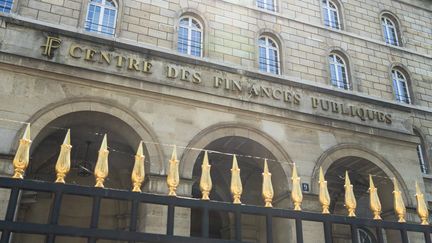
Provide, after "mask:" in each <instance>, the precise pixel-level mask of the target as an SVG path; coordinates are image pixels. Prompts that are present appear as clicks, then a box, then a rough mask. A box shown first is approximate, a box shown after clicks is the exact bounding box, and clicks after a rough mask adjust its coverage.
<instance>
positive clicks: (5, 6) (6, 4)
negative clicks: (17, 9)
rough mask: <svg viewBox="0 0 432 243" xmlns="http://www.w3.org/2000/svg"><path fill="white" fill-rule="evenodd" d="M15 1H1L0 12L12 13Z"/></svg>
mask: <svg viewBox="0 0 432 243" xmlns="http://www.w3.org/2000/svg"><path fill="white" fill-rule="evenodd" d="M12 4H13V0H0V12H3V13H10V12H11V10H12Z"/></svg>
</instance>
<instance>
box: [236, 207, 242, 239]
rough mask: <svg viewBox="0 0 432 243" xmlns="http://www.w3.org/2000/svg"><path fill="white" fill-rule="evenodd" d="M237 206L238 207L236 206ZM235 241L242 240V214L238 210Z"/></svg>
mask: <svg viewBox="0 0 432 243" xmlns="http://www.w3.org/2000/svg"><path fill="white" fill-rule="evenodd" d="M235 206H237V205H235ZM234 217H235V239H236V240H237V241H241V240H242V228H241V227H242V223H241V217H242V216H241V212H240V211H239V210H238V209H237V210H236V211H235V216H234Z"/></svg>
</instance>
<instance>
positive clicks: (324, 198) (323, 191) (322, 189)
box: [318, 167, 331, 214]
mask: <svg viewBox="0 0 432 243" xmlns="http://www.w3.org/2000/svg"><path fill="white" fill-rule="evenodd" d="M318 183H319V201H320V203H321V205H322V208H323V211H322V213H323V214H329V213H330V211H329V207H330V202H331V201H330V200H331V199H330V194H329V192H328V188H327V181H326V180H325V179H324V173H323V170H322V167H320V172H319V181H318Z"/></svg>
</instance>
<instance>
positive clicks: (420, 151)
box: [414, 129, 429, 174]
mask: <svg viewBox="0 0 432 243" xmlns="http://www.w3.org/2000/svg"><path fill="white" fill-rule="evenodd" d="M414 135H416V136H417V137H418V138H420V144H418V145H417V157H418V160H419V165H420V171H421V172H422V173H423V174H428V173H429V163H428V160H427V156H426V148H425V143H424V141H423V137H422V136H421V135H420V133H419V132H418V131H417V130H416V129H414Z"/></svg>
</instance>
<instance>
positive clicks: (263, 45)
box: [258, 36, 280, 74]
mask: <svg viewBox="0 0 432 243" xmlns="http://www.w3.org/2000/svg"><path fill="white" fill-rule="evenodd" d="M258 46H259V70H260V71H262V72H268V73H273V74H280V58H279V47H278V44H277V43H276V41H275V40H273V39H272V38H271V37H268V36H261V37H260V38H259V40H258Z"/></svg>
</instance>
